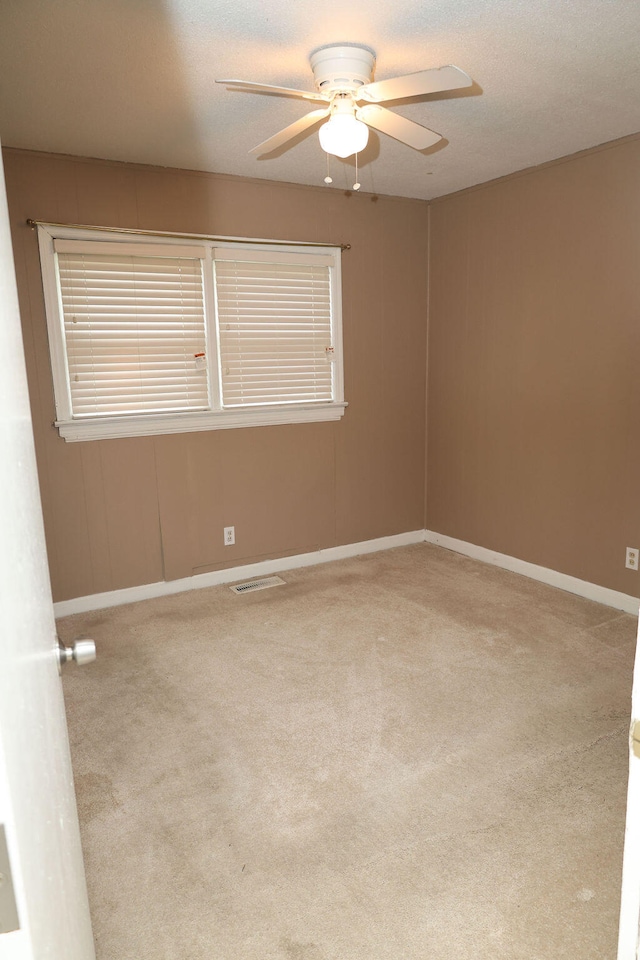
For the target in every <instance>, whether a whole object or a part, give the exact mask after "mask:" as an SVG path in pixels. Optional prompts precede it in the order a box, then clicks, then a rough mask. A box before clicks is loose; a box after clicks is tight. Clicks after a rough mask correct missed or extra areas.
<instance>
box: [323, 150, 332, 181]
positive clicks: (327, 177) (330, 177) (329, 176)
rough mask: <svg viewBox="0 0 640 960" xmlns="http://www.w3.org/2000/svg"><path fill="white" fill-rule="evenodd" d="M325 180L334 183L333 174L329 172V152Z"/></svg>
mask: <svg viewBox="0 0 640 960" xmlns="http://www.w3.org/2000/svg"><path fill="white" fill-rule="evenodd" d="M324 182H325V183H333V177H332V176H331V174H330V172H329V154H327V175H326V177H325V178H324Z"/></svg>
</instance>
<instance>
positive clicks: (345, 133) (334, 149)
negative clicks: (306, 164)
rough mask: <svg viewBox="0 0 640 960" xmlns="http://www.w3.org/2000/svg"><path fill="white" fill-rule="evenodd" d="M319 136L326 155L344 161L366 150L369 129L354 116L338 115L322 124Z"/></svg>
mask: <svg viewBox="0 0 640 960" xmlns="http://www.w3.org/2000/svg"><path fill="white" fill-rule="evenodd" d="M318 136H319V137H320V146H321V147H322V149H323V150H324V151H325V153H331V154H332V155H333V156H334V157H342V158H343V159H344V158H345V157H350V156H351V155H352V154H354V153H360V151H361V150H364V148H365V147H366V145H367V141H368V139H369V128H368V126H367V125H366V123H362V121H361V120H356V118H355V117H353V116H348V115H344V114H336V115H335V116H333V117H331V119H330V120H328V121H327V122H326V123H323V124H322V126H321V127H320V131H319V133H318Z"/></svg>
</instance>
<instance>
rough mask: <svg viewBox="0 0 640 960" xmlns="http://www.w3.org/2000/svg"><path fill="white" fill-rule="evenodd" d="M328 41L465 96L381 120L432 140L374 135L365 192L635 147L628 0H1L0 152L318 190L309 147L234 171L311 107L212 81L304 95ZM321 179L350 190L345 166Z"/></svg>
mask: <svg viewBox="0 0 640 960" xmlns="http://www.w3.org/2000/svg"><path fill="white" fill-rule="evenodd" d="M339 41H348V42H355V43H364V44H368V45H369V46H371V47H373V49H374V50H375V51H376V53H377V67H376V74H375V77H376V79H377V80H383V79H386V78H387V77H393V76H397V75H400V74H405V73H411V72H414V71H417V70H422V69H425V68H427V67H437V66H441V65H443V64H448V63H453V64H455V65H456V66H458V67H461V68H462V69H463V70H465V71H466V72H467V73H468V74H469V75H470V76H471V77H472V78H473V79H474V81H475V85H474V87H472V88H471V89H470V90H463V91H455V92H454V93H453V94H449V95H448V96H444V97H441V98H437V97H433V96H431V97H422V98H420V99H415V100H411V101H403V102H396V103H395V104H389V106H391V107H392V108H393V109H394V110H396V111H397V112H398V113H401V114H403V115H404V116H406V117H409V118H410V119H412V120H415V121H417V122H419V123H422V124H424V125H426V126H428V127H430V128H432V129H433V130H436V131H437V132H438V133H441V134H442V135H443V137H444V140H443V141H441V143H440V144H438V145H437V146H436V147H435V148H431V150H427V151H424V152H417V151H415V150H412V149H411V148H410V147H406V146H403V145H402V144H400V143H397V142H396V141H395V140H391V139H390V138H388V137H386V136H384V135H383V134H376V133H375V132H372V134H371V137H370V143H369V145H368V147H367V149H366V150H365V151H364V152H363V153H362V155H361V158H360V162H361V170H360V175H359V179H360V181H361V183H362V189H363V190H365V191H367V192H373V193H379V194H391V195H399V196H406V197H418V198H423V199H428V198H431V197H437V196H441V195H443V194H446V193H450V192H452V191H454V190H459V189H461V188H463V187H467V186H470V185H472V184H476V183H482V182H484V181H487V180H491V179H494V178H495V177H499V176H502V175H504V174H507V173H511V172H513V171H515V170H521V169H523V168H524V167H528V166H531V165H533V164H537V163H541V162H543V161H546V160H551V159H554V158H556V157H561V156H565V155H567V154H570V153H573V152H575V151H577V150H581V149H584V148H585V147H590V146H594V145H596V144H600V143H604V142H606V141H608V140H613V139H616V138H618V137H622V136H626V135H628V134H632V133H637V132H638V131H639V130H640V0H526V2H524V0H430V2H425V0H393V2H391V0H386V2H381V0H367V2H364V0H348V2H346V0H345V2H337V0H322V2H320V0H318V2H310V0H268V2H264V0H2V2H1V3H0V138H1V139H2V142H3V143H4V144H5V145H7V146H16V147H26V148H31V149H35V150H48V151H54V152H57V153H70V154H77V155H80V156H90V157H104V158H110V159H116V160H128V161H136V162H141V163H151V164H160V165H164V166H176V167H186V168H192V169H198V170H209V171H214V172H217V173H233V174H240V175H243V176H249V177H259V178H264V179H269V180H287V181H291V182H295V183H307V184H316V185H322V182H323V178H324V176H325V174H326V156H325V154H323V152H322V151H321V149H320V146H319V143H318V137H317V132H316V131H312V132H310V133H308V134H307V135H305V136H304V137H303V138H301V139H299V140H297V141H296V142H295V143H294V144H293V145H292V146H291V147H290V148H289V149H288V150H286V151H281V152H280V154H279V155H277V156H273V157H270V158H269V159H256V158H255V157H253V156H249V154H248V150H249V149H250V148H251V147H253V146H255V145H256V144H257V143H259V142H260V141H262V140H264V139H266V138H267V137H269V136H270V135H271V134H273V133H276V132H277V131H278V130H280V129H281V128H283V127H285V126H287V125H288V124H290V123H292V122H293V121H294V120H296V119H297V118H298V117H300V116H301V115H302V114H303V113H305V112H306V111H307V110H308V109H310V108H312V107H313V105H312V104H308V103H307V102H306V101H302V100H296V99H292V98H288V97H280V96H266V95H260V94H249V93H241V92H233V91H230V90H227V89H226V88H225V87H223V86H220V85H216V84H215V83H214V81H215V80H216V79H217V78H225V77H234V78H242V79H248V80H255V81H260V82H265V83H274V84H278V85H283V86H290V87H296V88H303V89H312V87H313V77H312V74H311V70H310V67H309V64H308V56H309V53H310V52H311V50H313V49H314V48H315V47H317V46H320V45H322V44H326V43H331V42H339ZM331 165H332V170H331V173H332V175H333V178H334V184H333V187H334V188H335V187H339V188H341V189H343V188H345V187H349V186H350V185H351V184H352V183H353V181H354V179H355V178H354V169H353V162H352V160H349V161H340V160H337V159H332V161H331ZM327 189H332V188H327Z"/></svg>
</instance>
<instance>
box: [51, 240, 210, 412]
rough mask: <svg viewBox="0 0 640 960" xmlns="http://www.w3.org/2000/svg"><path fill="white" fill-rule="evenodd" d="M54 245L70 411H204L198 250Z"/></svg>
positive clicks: (206, 399)
mask: <svg viewBox="0 0 640 960" xmlns="http://www.w3.org/2000/svg"><path fill="white" fill-rule="evenodd" d="M54 245H55V250H56V254H57V259H58V275H59V288H60V300H61V307H62V322H63V328H64V338H65V347H66V356H67V367H68V379H69V392H70V400H71V411H70V412H71V415H72V416H73V417H74V418H75V417H97V416H98V417H99V416H104V417H108V416H118V415H131V414H138V413H144V412H153V413H162V412H169V411H193V410H204V409H207V408H208V407H209V389H208V382H207V367H206V363H205V362H204V359H205V355H206V325H205V311H204V297H203V275H202V260H201V259H200V257H202V256H203V255H204V254H203V252H202V248H200V247H191V248H187V247H185V246H180V247H178V246H175V247H170V246H167V247H164V246H163V247H159V246H158V245H155V246H151V245H144V246H143V245H141V244H117V243H94V244H91V243H87V242H86V241H82V242H77V241H73V240H56V241H55V244H54ZM89 249H90V252H88V250H89ZM198 355H200V358H199V359H198Z"/></svg>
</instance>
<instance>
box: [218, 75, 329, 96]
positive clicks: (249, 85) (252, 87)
mask: <svg viewBox="0 0 640 960" xmlns="http://www.w3.org/2000/svg"><path fill="white" fill-rule="evenodd" d="M216 83H226V84H227V86H230V87H235V88H236V89H237V90H247V91H248V92H249V93H281V94H283V95H286V96H288V97H302V98H303V99H304V100H323V101H326V100H328V99H329V97H328V96H327V95H326V94H324V93H317V92H314V91H313V90H294V89H293V88H292V87H274V86H272V84H270V83H253V82H252V81H251V80H216Z"/></svg>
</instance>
